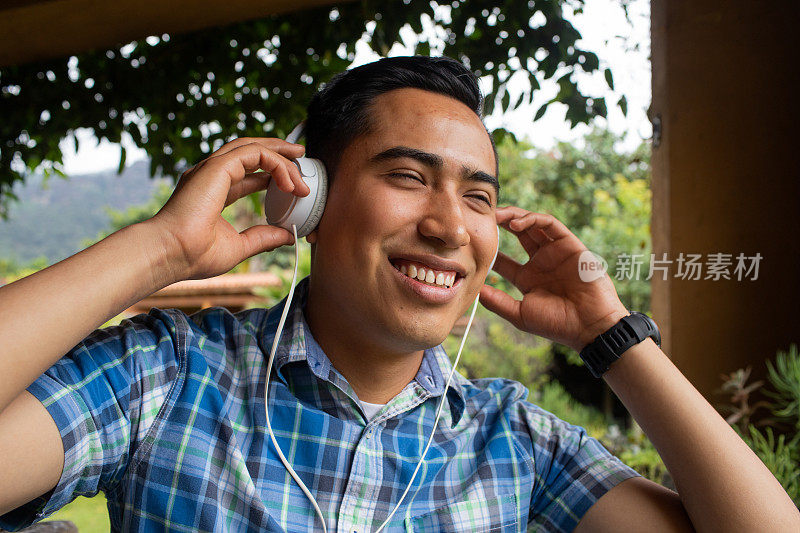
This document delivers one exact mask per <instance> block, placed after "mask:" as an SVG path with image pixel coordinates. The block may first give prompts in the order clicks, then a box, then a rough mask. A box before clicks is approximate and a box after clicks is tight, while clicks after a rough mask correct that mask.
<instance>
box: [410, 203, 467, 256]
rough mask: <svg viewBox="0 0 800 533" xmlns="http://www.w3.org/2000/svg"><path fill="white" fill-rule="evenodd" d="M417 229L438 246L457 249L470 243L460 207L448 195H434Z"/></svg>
mask: <svg viewBox="0 0 800 533" xmlns="http://www.w3.org/2000/svg"><path fill="white" fill-rule="evenodd" d="M418 228H419V232H420V233H421V234H422V235H423V236H425V237H426V238H428V239H430V240H433V241H436V243H437V245H438V246H445V247H447V248H459V247H461V246H466V245H467V244H469V241H470V237H469V232H468V231H467V225H466V222H465V220H464V214H463V212H462V210H461V205H460V203H459V202H458V200H457V199H454V198H452V197H451V195H449V194H439V195H435V196H434V197H432V198H431V199H430V200H429V202H428V203H427V206H426V212H425V215H424V216H423V217H422V218H421V219H420V221H419V224H418Z"/></svg>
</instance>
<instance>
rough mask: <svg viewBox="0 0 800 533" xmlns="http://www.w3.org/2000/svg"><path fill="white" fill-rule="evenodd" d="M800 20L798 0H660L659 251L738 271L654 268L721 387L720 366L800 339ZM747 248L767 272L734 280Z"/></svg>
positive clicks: (660, 311) (687, 356)
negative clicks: (682, 273)
mask: <svg viewBox="0 0 800 533" xmlns="http://www.w3.org/2000/svg"><path fill="white" fill-rule="evenodd" d="M798 24H800V3H798V2H796V1H795V0H781V1H775V2H759V3H752V2H747V1H742V0H733V1H724V0H698V1H693V2H682V1H675V0H673V1H670V0H653V2H652V62H653V106H652V109H651V118H652V119H653V120H654V122H655V124H654V126H656V129H657V128H658V126H659V123H660V132H658V131H656V132H655V135H654V144H653V158H652V171H653V224H652V232H653V251H654V253H655V254H656V257H660V256H661V253H664V252H666V253H667V254H668V257H669V258H670V259H676V258H677V257H678V254H680V253H681V252H683V253H684V254H687V253H699V254H703V262H704V263H707V261H708V254H712V253H717V252H722V253H730V254H732V261H733V264H732V265H731V269H730V270H731V277H732V278H733V279H732V280H720V281H712V280H706V279H702V280H698V281H693V280H681V279H676V278H675V277H672V278H668V279H667V280H666V281H661V280H659V279H654V280H653V311H654V314H655V319H656V321H657V322H658V323H659V325H660V326H661V328H662V329H663V333H664V347H665V351H666V353H667V354H669V355H670V356H671V357H672V359H673V361H674V362H675V363H676V365H677V366H678V367H679V368H680V369H681V370H682V371H683V372H684V374H685V375H686V376H687V377H688V378H689V379H690V380H691V381H692V382H693V383H694V384H695V386H697V387H698V388H699V389H700V391H701V392H703V393H704V394H705V395H706V397H707V398H709V399H712V400H713V399H715V397H714V396H713V395H712V393H713V391H714V390H715V389H717V388H718V387H719V386H720V384H721V381H720V378H719V375H720V373H722V372H729V371H732V370H735V369H737V368H740V367H744V366H747V365H752V366H753V371H754V374H755V376H756V377H758V376H763V375H764V360H765V359H767V358H771V357H773V356H774V354H775V352H776V351H777V350H779V349H783V350H785V349H786V348H787V347H788V345H789V344H790V343H791V342H795V343H800V304H798V298H800V268H798V265H799V264H800V213H799V212H798V211H800V171H799V170H798V169H800V140H799V139H800V136H799V135H798V128H799V127H800V113H799V112H798V109H800V102H798V89H800V87H799V86H798V70H800V69H798V66H799V65H800V61H798V59H797V53H798V52H797V27H798ZM739 253H743V254H745V255H746V256H754V255H755V254H756V253H760V254H761V256H762V257H763V258H762V259H761V262H760V269H759V273H758V278H757V280H755V281H752V280H751V279H749V278H748V279H746V280H742V281H736V280H735V276H734V275H733V268H734V266H735V263H736V255H737V254H739ZM705 266H706V265H704V267H705ZM676 270H677V265H676V264H675V263H674V262H673V263H672V265H671V267H670V275H671V276H674V275H675V274H676ZM702 276H703V278H705V277H706V270H705V268H704V271H703V274H702ZM751 277H752V276H751Z"/></svg>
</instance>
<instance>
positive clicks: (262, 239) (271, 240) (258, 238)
mask: <svg viewBox="0 0 800 533" xmlns="http://www.w3.org/2000/svg"><path fill="white" fill-rule="evenodd" d="M239 235H240V236H241V241H240V242H241V255H240V257H242V261H244V260H245V259H246V258H248V257H252V256H254V255H256V254H259V253H262V252H269V251H271V250H274V249H275V248H278V247H279V246H284V245H287V244H294V235H293V234H292V232H290V231H287V230H286V229H284V228H279V227H277V226H268V225H266V224H258V225H255V226H252V227H249V228H247V229H246V230H244V231H242V232H240V233H239Z"/></svg>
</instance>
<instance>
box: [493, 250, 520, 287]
mask: <svg viewBox="0 0 800 533" xmlns="http://www.w3.org/2000/svg"><path fill="white" fill-rule="evenodd" d="M520 268H522V265H520V264H519V263H518V262H516V261H515V260H514V259H512V258H511V257H509V256H507V255H506V254H504V253H503V252H498V254H497V259H495V261H494V266H493V267H492V270H494V271H495V272H497V273H498V274H500V275H501V276H502V277H503V278H505V279H507V280H508V281H510V282H511V283H512V284H513V285H514V286H515V287H517V288H518V289H520V290H522V289H521V288H520V287H519V286H518V285H517V283H516V279H517V274H518V273H519V269H520Z"/></svg>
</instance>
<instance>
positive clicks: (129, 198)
mask: <svg viewBox="0 0 800 533" xmlns="http://www.w3.org/2000/svg"><path fill="white" fill-rule="evenodd" d="M148 167H149V163H148V162H147V161H137V162H136V163H133V164H131V165H130V166H129V167H127V168H126V169H125V170H124V171H123V173H122V174H117V172H116V170H108V171H105V172H98V173H93V174H83V175H77V176H70V177H69V178H68V179H62V178H59V177H53V178H50V179H49V180H47V181H46V182H45V180H44V179H43V178H42V177H41V176H31V177H30V178H29V179H28V180H27V181H26V182H25V184H24V185H22V186H19V184H17V185H15V186H14V189H13V191H14V194H16V195H17V196H18V197H19V202H15V203H12V204H11V207H10V209H9V218H8V220H0V258H3V259H12V260H15V261H17V262H19V263H28V262H30V261H32V260H33V259H36V258H37V257H40V256H45V257H46V258H47V259H48V262H49V263H51V264H52V263H55V262H58V261H60V260H62V259H64V258H66V257H69V256H70V255H73V254H74V253H76V252H79V251H80V250H82V249H83V246H81V241H82V240H83V239H86V238H94V237H96V236H97V234H98V233H99V232H101V231H103V230H105V229H107V228H108V227H109V218H108V215H107V214H106V212H105V208H106V207H111V208H113V209H118V210H119V209H124V208H126V207H129V206H133V205H139V204H143V203H146V202H147V201H148V200H149V199H150V198H151V196H152V194H153V193H154V192H155V188H156V186H157V185H158V183H159V182H160V181H164V180H166V181H167V182H170V183H171V181H170V180H167V179H166V178H155V179H151V178H150V177H149V176H150V174H149V169H148Z"/></svg>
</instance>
